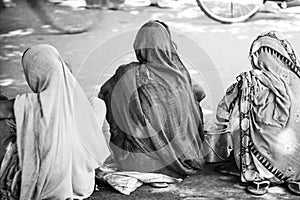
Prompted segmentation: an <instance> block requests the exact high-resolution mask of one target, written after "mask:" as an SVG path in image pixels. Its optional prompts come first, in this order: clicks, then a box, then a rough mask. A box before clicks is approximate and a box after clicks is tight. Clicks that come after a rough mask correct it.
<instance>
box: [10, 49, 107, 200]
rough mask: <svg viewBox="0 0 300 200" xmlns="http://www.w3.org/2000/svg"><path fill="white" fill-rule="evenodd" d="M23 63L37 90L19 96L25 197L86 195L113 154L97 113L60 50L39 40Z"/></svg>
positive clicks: (18, 116)
mask: <svg viewBox="0 0 300 200" xmlns="http://www.w3.org/2000/svg"><path fill="white" fill-rule="evenodd" d="M22 62H23V67H24V72H25V77H26V80H27V82H28V84H29V86H30V88H31V89H32V90H33V92H34V93H31V94H24V95H19V96H17V97H16V101H15V106H14V110H15V116H16V125H17V129H16V130H17V146H18V153H19V159H20V161H19V162H20V168H21V170H22V182H21V194H20V199H67V198H71V199H72V198H75V199H82V198H86V197H88V196H89V195H90V194H91V193H92V192H93V189H94V169H95V168H97V167H99V166H100V165H101V163H102V162H103V161H104V160H105V158H106V157H107V156H108V155H109V150H108V148H107V146H106V143H105V139H104V137H103V135H102V134H101V129H100V127H99V125H98V123H97V121H96V117H95V113H94V111H93V109H92V107H91V105H90V104H89V102H88V100H87V97H86V96H85V94H84V92H83V91H82V89H81V87H80V86H79V84H78V83H77V81H76V80H75V78H74V77H73V75H72V74H71V72H70V71H69V70H68V69H67V67H66V65H65V63H64V62H63V60H62V59H61V57H60V55H59V53H58V52H57V50H56V49H55V48H54V47H52V46H49V45H37V46H34V47H31V48H30V49H29V50H27V52H25V54H24V56H23V59H22Z"/></svg>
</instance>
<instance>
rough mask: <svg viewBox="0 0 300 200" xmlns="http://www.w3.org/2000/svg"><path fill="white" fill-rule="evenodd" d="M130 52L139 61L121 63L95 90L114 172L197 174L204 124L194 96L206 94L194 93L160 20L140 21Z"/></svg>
mask: <svg viewBox="0 0 300 200" xmlns="http://www.w3.org/2000/svg"><path fill="white" fill-rule="evenodd" d="M134 50H135V53H136V56H137V60H138V62H132V63H130V64H127V65H122V66H120V67H119V68H118V69H117V71H116V73H115V75H114V76H113V77H111V78H110V79H109V80H108V81H107V82H106V83H105V84H104V85H103V86H102V87H101V91H100V94H99V97H100V98H102V99H103V100H104V101H105V103H106V107H107V112H108V113H107V115H106V119H107V121H108V123H109V125H110V132H111V139H110V147H111V149H112V150H113V153H114V158H115V159H116V162H117V164H118V168H119V170H126V171H139V172H157V171H159V172H161V173H165V174H168V175H173V174H175V175H177V176H178V175H189V174H195V173H197V172H199V170H201V169H202V167H203V164H204V157H203V147H202V139H203V124H202V112H201V110H200V107H199V104H198V103H197V100H196V99H197V98H196V96H197V97H198V99H201V98H203V97H204V96H205V95H203V94H202V95H195V94H194V93H193V89H192V82H191V78H190V75H189V73H188V71H187V69H186V68H185V66H184V65H183V64H182V62H181V60H180V58H179V56H178V54H177V52H176V45H175V44H174V42H173V41H172V38H171V33H170V31H169V29H168V27H167V26H166V25H165V24H164V23H162V22H158V21H149V22H148V23H146V24H144V25H143V26H142V28H141V29H140V30H139V31H138V33H137V36H136V39H135V42H134ZM198 90H199V89H198ZM160 170H164V172H162V171H160ZM172 173H173V174H172Z"/></svg>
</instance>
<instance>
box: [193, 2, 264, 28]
mask: <svg viewBox="0 0 300 200" xmlns="http://www.w3.org/2000/svg"><path fill="white" fill-rule="evenodd" d="M196 1H197V4H198V6H199V7H200V9H201V10H202V11H203V12H204V13H205V15H206V16H207V17H209V18H211V19H213V20H215V21H218V22H221V23H225V24H231V23H238V22H244V21H247V20H248V19H250V18H251V17H253V16H254V15H255V14H256V13H257V12H258V10H259V8H260V7H261V6H262V5H263V4H264V3H265V1H266V0H257V3H256V4H255V5H254V7H253V8H251V9H250V10H249V11H248V12H247V13H245V14H243V15H241V16H236V17H227V16H226V17H224V16H221V15H219V14H216V13H215V12H214V11H213V10H212V9H210V8H209V7H208V5H206V3H207V2H206V1H205V0H196ZM215 1H216V0H215ZM241 1H243V0H241ZM210 2H211V1H210ZM220 2H223V3H224V1H222V0H220ZM228 4H229V3H228ZM231 15H232V13H231Z"/></svg>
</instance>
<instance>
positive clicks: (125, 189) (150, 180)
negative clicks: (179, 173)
mask: <svg viewBox="0 0 300 200" xmlns="http://www.w3.org/2000/svg"><path fill="white" fill-rule="evenodd" d="M96 176H97V178H100V179H102V180H104V181H106V182H107V183H108V184H109V185H111V186H112V187H113V188H115V189H116V190H117V191H119V192H120V193H122V194H125V195H130V193H132V192H133V191H135V190H136V189H137V188H138V187H140V186H142V185H143V184H150V185H153V186H154V187H155V184H162V183H164V184H166V187H167V186H168V184H174V183H179V182H181V181H182V179H180V178H173V177H170V176H167V175H164V174H158V173H141V172H134V171H123V172H109V173H106V174H99V175H96Z"/></svg>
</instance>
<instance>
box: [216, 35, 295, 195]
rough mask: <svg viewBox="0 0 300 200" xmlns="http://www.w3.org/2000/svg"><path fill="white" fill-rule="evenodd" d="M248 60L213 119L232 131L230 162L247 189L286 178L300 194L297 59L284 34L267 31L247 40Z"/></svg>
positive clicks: (254, 189)
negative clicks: (246, 68) (248, 47)
mask: <svg viewBox="0 0 300 200" xmlns="http://www.w3.org/2000/svg"><path fill="white" fill-rule="evenodd" d="M250 60H251V65H252V67H253V70H251V71H249V72H245V73H242V74H241V75H240V76H238V78H237V80H238V81H237V83H235V84H233V85H232V86H231V87H230V88H229V89H228V90H227V92H226V95H225V96H224V98H223V99H222V101H221V102H220V103H219V106H218V110H217V119H218V120H219V122H220V123H221V124H223V125H224V126H223V128H227V130H228V131H230V132H231V134H232V140H233V147H234V157H235V162H236V165H237V166H238V168H239V171H240V178H241V181H242V182H244V183H250V185H249V186H248V187H247V190H248V191H249V192H250V193H253V194H258V195H259V194H264V193H266V192H267V189H268V187H269V186H270V183H272V184H280V183H286V185H287V186H288V188H289V189H290V190H291V191H293V192H294V193H296V194H300V191H299V190H300V187H299V186H300V156H299V151H300V134H299V133H298V130H299V129H300V105H299V102H300V68H299V66H300V65H299V64H300V63H299V60H298V59H297V55H296V54H295V51H294V50H293V47H292V46H291V44H290V43H289V42H288V41H287V40H286V39H285V38H284V36H283V35H281V34H280V33H277V32H273V31H272V32H269V33H267V34H263V35H260V36H259V37H258V38H257V39H256V40H255V41H254V42H253V44H252V46H251V50H250ZM251 183H252V184H251Z"/></svg>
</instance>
